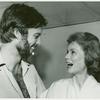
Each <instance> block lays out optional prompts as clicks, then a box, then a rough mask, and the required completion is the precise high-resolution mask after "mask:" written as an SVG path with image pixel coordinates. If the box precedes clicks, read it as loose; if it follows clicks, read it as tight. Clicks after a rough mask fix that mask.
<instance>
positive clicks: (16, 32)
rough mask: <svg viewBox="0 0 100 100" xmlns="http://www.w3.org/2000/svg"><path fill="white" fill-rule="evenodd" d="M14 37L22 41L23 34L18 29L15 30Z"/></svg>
mask: <svg viewBox="0 0 100 100" xmlns="http://www.w3.org/2000/svg"><path fill="white" fill-rule="evenodd" d="M14 35H15V37H16V39H17V40H20V39H21V33H20V32H19V31H18V30H17V29H14Z"/></svg>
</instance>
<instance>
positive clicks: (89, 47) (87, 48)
mask: <svg viewBox="0 0 100 100" xmlns="http://www.w3.org/2000/svg"><path fill="white" fill-rule="evenodd" d="M67 42H68V45H69V44H70V43H72V42H77V43H78V44H79V45H80V46H81V47H82V49H83V51H84V53H85V64H86V66H87V72H88V74H89V75H93V76H94V77H95V76H96V73H97V72H99V71H100V41H99V39H98V38H97V37H96V36H95V35H93V34H92V33H89V32H76V33H74V34H72V35H70V37H69V38H68V40H67Z"/></svg>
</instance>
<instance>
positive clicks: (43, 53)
mask: <svg viewBox="0 0 100 100" xmlns="http://www.w3.org/2000/svg"><path fill="white" fill-rule="evenodd" d="M77 31H82V32H85V31H87V32H91V33H93V34H95V35H97V36H98V37H99V38H100V22H93V23H86V24H79V25H73V26H65V27H58V28H52V29H46V30H44V34H43V35H42V37H41V46H42V47H40V49H39V51H38V54H37V55H36V56H37V57H36V60H35V62H36V63H37V68H38V71H40V74H41V75H43V76H45V78H44V83H45V85H46V87H49V86H50V84H51V83H52V82H53V81H55V80H58V79H60V78H65V77H67V78H68V77H70V75H69V74H68V73H67V71H66V65H65V59H64V57H65V52H66V39H67V37H68V36H69V35H70V34H72V33H73V32H77ZM33 62H34V61H33Z"/></svg>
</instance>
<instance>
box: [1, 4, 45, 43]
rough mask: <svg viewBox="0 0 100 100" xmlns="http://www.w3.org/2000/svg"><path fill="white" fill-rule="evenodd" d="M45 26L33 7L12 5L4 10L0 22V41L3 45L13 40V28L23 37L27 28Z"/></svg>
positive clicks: (41, 17)
mask: <svg viewBox="0 0 100 100" xmlns="http://www.w3.org/2000/svg"><path fill="white" fill-rule="evenodd" d="M46 24H47V21H46V19H45V18H44V17H43V16H42V14H40V13H39V12H38V11H37V10H36V9H35V8H34V7H30V6H28V5H25V4H12V5H11V6H9V7H8V8H7V9H5V11H4V13H3V15H2V18H1V22H0V40H1V41H2V42H4V43H7V42H10V41H11V38H15V36H14V34H13V32H14V28H16V29H18V31H19V32H20V33H21V34H22V35H23V34H26V33H27V28H38V27H42V26H45V25H46Z"/></svg>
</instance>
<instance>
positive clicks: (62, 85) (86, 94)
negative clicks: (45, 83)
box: [40, 76, 100, 98]
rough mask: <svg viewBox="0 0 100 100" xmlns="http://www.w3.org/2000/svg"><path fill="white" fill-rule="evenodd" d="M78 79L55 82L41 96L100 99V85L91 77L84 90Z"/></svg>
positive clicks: (87, 80) (85, 83) (84, 85)
mask: <svg viewBox="0 0 100 100" xmlns="http://www.w3.org/2000/svg"><path fill="white" fill-rule="evenodd" d="M75 78H76V77H73V78H70V79H61V80H59V81H56V82H54V83H53V84H52V85H51V86H50V88H48V89H47V90H46V91H45V92H43V93H42V94H41V96H40V97H42V98H98V97H99V98H100V83H98V82H97V81H96V80H95V78H94V77H93V76H89V77H88V78H87V79H86V81H85V82H84V84H83V86H82V88H81V89H80V88H79V85H78V84H77V82H76V79H75Z"/></svg>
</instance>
